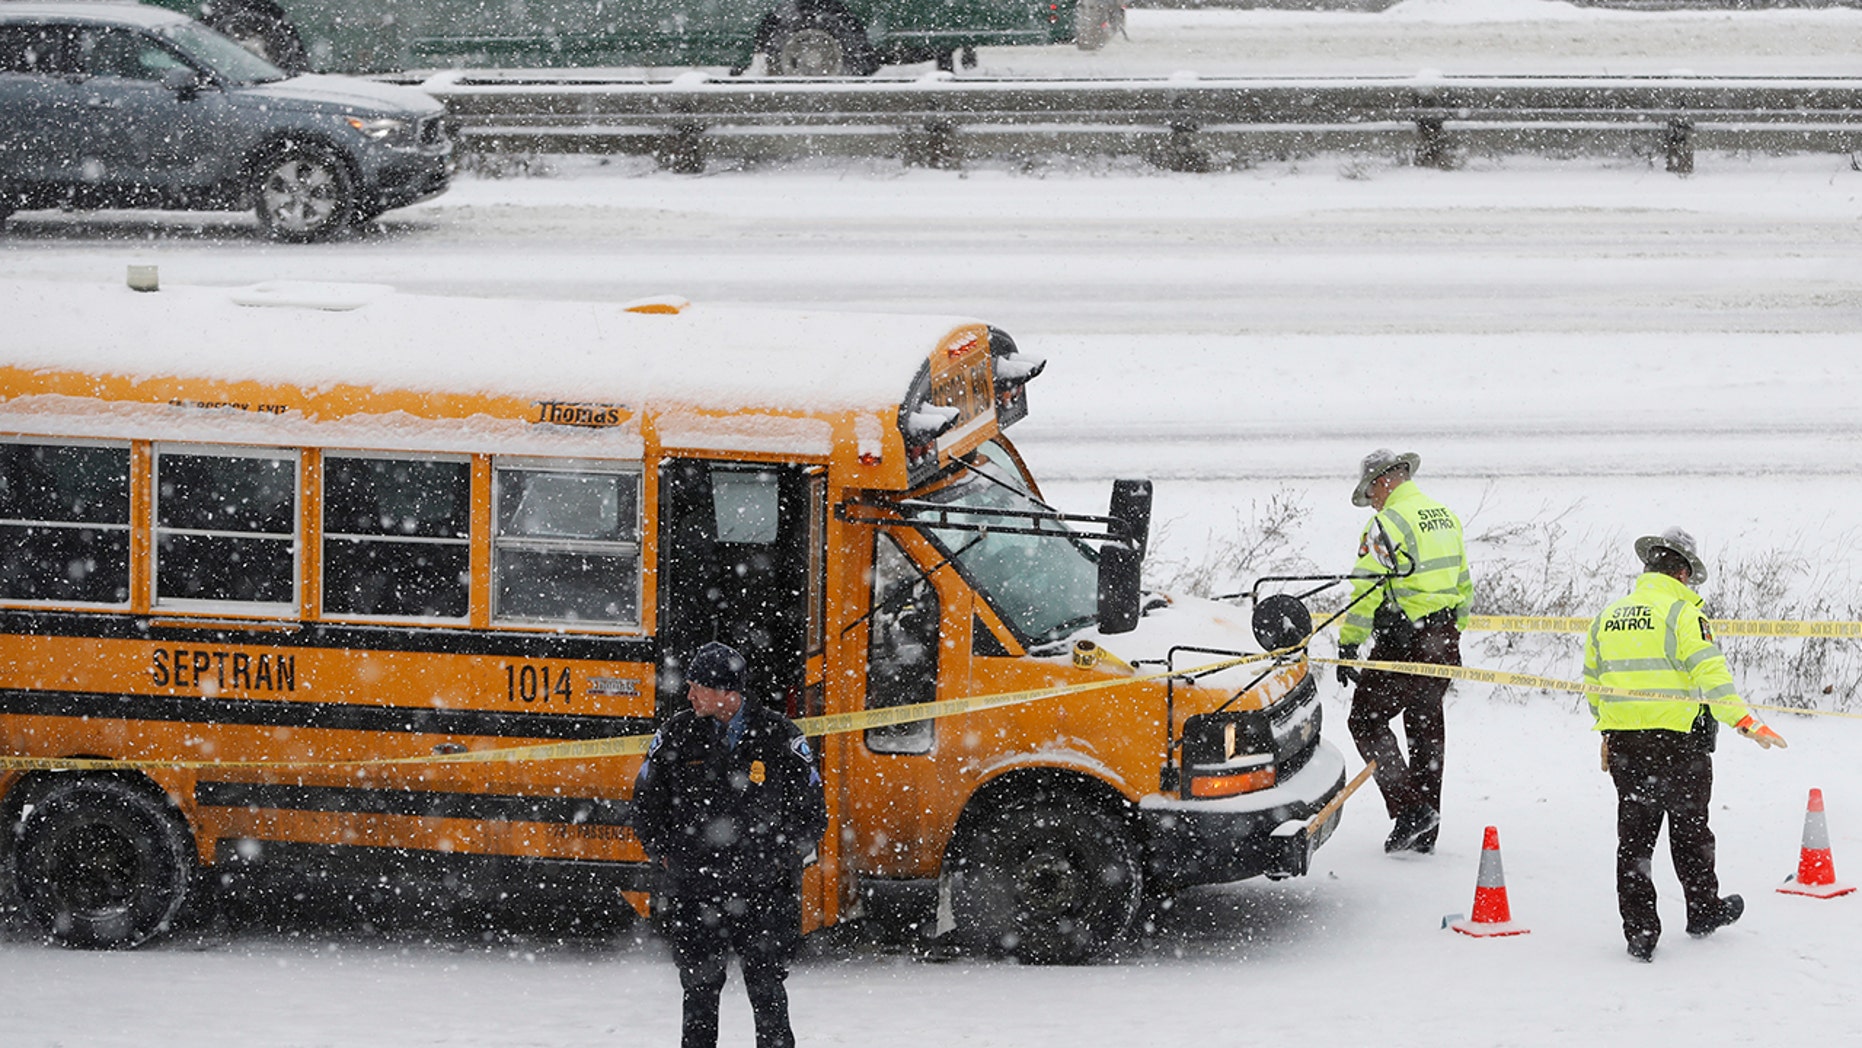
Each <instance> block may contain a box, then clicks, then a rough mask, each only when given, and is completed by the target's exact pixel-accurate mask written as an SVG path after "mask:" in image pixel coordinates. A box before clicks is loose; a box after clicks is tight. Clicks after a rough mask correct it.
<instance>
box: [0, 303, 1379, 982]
mask: <svg viewBox="0 0 1862 1048" xmlns="http://www.w3.org/2000/svg"><path fill="white" fill-rule="evenodd" d="M0 315H5V316H6V317H7V318H8V320H7V325H8V328H9V331H8V335H7V337H6V338H5V339H4V340H3V341H0V649H3V650H0V819H3V820H4V825H5V827H6V828H7V831H8V832H5V833H3V834H0V849H4V855H3V856H0V858H3V860H4V869H5V872H6V874H7V880H8V881H9V882H10V884H11V889H12V892H13V893H14V896H15V898H16V899H17V908H18V910H19V911H20V913H21V914H23V915H24V918H25V919H26V920H27V921H29V922H30V923H31V925H32V926H33V927H35V928H36V929H37V930H38V931H39V932H41V933H43V934H44V935H45V936H46V937H47V938H48V939H50V940H52V941H56V942H59V943H62V944H66V945H72V946H80V947H121V946H130V945H135V944H137V943H140V942H142V941H144V940H146V939H148V938H150V937H151V936H154V935H157V934H159V933H161V932H162V931H164V930H165V929H167V928H168V927H169V926H170V925H171V923H172V922H173V921H174V919H175V917H176V915H177V914H178V913H180V912H181V911H182V909H183V907H184V906H185V905H186V904H187V903H189V901H190V900H192V899H195V898H197V897H198V896H200V895H201V894H202V893H203V891H204V890H205V886H207V885H209V884H211V883H212V880H213V878H212V877H211V876H209V873H210V871H215V870H217V869H221V868H224V867H228V866H233V865H242V864H267V863H282V864H308V865H311V866H315V867H318V868H326V869H329V870H333V871H338V872H339V873H347V872H351V871H354V872H358V873H376V874H377V875H380V872H381V871H384V870H385V871H389V872H390V873H391V874H392V875H396V876H399V875H408V876H412V873H410V872H408V871H416V870H419V871H428V870H443V871H445V876H446V877H448V878H449V879H450V881H451V882H452V883H455V884H463V885H467V886H474V885H476V886H487V885H491V886H510V887H520V888H525V889H531V890H544V891H563V892H575V893H579V894H580V897H582V898H596V899H600V898H606V899H610V900H613V901H614V902H615V903H616V904H617V905H618V904H619V903H620V900H622V899H623V898H624V899H626V900H627V901H628V902H631V903H632V904H633V905H634V907H635V908H636V909H639V910H641V911H642V912H645V911H646V909H647V906H648V903H647V900H648V898H649V894H648V893H650V892H651V890H652V888H653V884H654V879H653V876H652V870H651V869H650V868H649V866H648V865H647V863H646V860H645V857H644V854H643V852H642V850H641V848H640V845H639V842H638V841H637V840H636V839H635V838H634V836H633V834H632V832H631V830H630V829H629V828H628V801H629V795H630V793H631V790H632V784H633V781H634V776H635V773H636V772H637V770H638V768H639V763H640V757H639V756H638V755H637V754H638V752H639V749H638V748H636V749H635V750H634V751H632V752H631V753H624V754H622V755H618V756H595V757H579V758H576V759H524V760H508V759H483V760H480V759H478V757H477V755H479V754H488V755H490V756H491V757H495V756H496V754H495V753H493V751H499V750H507V749H510V748H513V747H519V746H532V745H538V744H548V743H552V742H562V741H567V740H588V739H615V738H636V737H638V736H641V735H643V734H647V733H650V732H651V731H652V729H653V727H654V725H655V724H656V723H658V722H659V721H660V720H661V719H662V718H664V717H667V716H669V715H670V714H671V713H672V712H675V711H676V710H678V709H679V708H681V707H682V704H683V703H684V689H683V684H682V681H681V677H680V667H681V665H682V662H683V660H684V658H685V657H686V656H687V655H688V654H689V653H691V652H692V651H694V650H695V649H696V648H697V647H698V646H699V645H701V644H702V643H704V642H705V641H708V640H713V639H718V640H723V641H726V642H728V643H730V644H732V645H734V646H736V647H737V648H738V649H739V650H741V651H743V652H744V653H745V654H746V656H747V658H748V659H749V662H750V667H751V680H752V690H753V691H754V692H755V693H756V694H757V696H758V697H759V698H760V699H761V700H762V701H765V702H767V703H770V704H772V705H775V706H777V707H778V708H781V709H783V710H784V711H785V712H787V713H789V714H790V715H791V716H793V717H796V718H832V717H834V716H835V715H845V714H853V715H858V716H865V717H867V718H868V720H867V721H861V720H859V719H858V716H856V718H855V719H854V720H852V721H851V722H848V721H846V720H845V718H843V721H842V724H843V725H846V724H849V723H850V724H851V730H837V731H833V732H831V733H830V732H827V731H826V730H825V727H823V728H822V733H821V734H819V735H818V737H817V738H816V739H815V743H816V746H815V752H816V754H817V755H818V759H819V760H820V762H821V769H820V770H821V774H822V776H823V778H824V780H825V782H826V788H827V793H828V798H829V809H830V813H831V819H832V823H831V828H830V831H829V833H828V834H827V835H826V837H825V838H824V840H823V841H822V842H821V845H820V847H819V849H818V851H817V853H816V854H815V855H814V856H813V857H812V859H811V860H810V862H809V864H808V867H807V870H806V873H805V883H804V893H805V903H806V905H805V909H806V912H807V917H806V920H807V922H808V924H809V926H810V927H822V926H827V925H832V924H834V923H836V922H839V921H842V920H845V919H847V918H849V917H851V916H854V915H855V914H856V913H857V910H858V908H859V907H858V902H859V899H860V898H861V894H860V890H861V885H862V883H863V882H866V881H872V880H882V879H901V880H932V879H936V880H937V882H938V883H939V886H940V890H941V892H942V898H943V899H944V900H945V901H946V902H947V903H948V906H946V907H944V911H945V913H946V915H947V918H948V919H947V920H946V921H945V922H944V923H945V925H946V926H947V927H948V928H949V930H950V933H951V934H952V935H953V936H955V937H957V938H958V939H960V940H963V941H969V942H973V943H976V944H979V945H981V946H983V947H985V948H988V949H991V950H995V951H1005V952H1009V953H1013V954H1016V955H1019V956H1021V957H1024V958H1027V959H1031V960H1040V961H1077V960H1080V959H1083V958H1085V957H1088V956H1090V955H1091V954H1093V953H1094V952H1095V951H1098V950H1100V949H1102V948H1104V947H1105V946H1106V945H1107V944H1109V943H1111V942H1113V941H1115V940H1117V939H1118V938H1119V937H1120V936H1121V935H1122V934H1124V933H1125V932H1126V931H1127V929H1128V927H1129V926H1130V925H1131V923H1132V921H1133V918H1134V915H1135V914H1136V913H1137V912H1138V909H1139V906H1140V903H1141V901H1142V899H1143V898H1144V896H1145V893H1146V892H1155V891H1165V890H1169V889H1173V888H1176V887H1181V886H1185V885H1192V884H1198V883H1212V882H1222V881H1230V880H1237V879H1241V878H1246V877H1251V876H1257V875H1267V876H1272V877H1281V876H1295V875H1299V874H1303V873H1304V872H1305V871H1306V869H1307V865H1308V863H1309V861H1310V858H1311V855H1312V853H1313V850H1314V849H1316V848H1317V847H1318V846H1319V845H1320V844H1321V843H1322V842H1323V841H1324V840H1325V839H1326V837H1327V835H1329V834H1330V832H1331V830H1332V828H1333V826H1334V825H1335V824H1336V820H1337V812H1338V809H1339V805H1338V804H1337V803H1336V802H1335V798H1337V797H1339V796H1340V795H1341V791H1342V790H1343V787H1344V762H1343V758H1342V757H1341V755H1340V754H1339V752H1338V751H1337V750H1336V749H1335V748H1334V747H1332V746H1331V745H1330V744H1329V743H1327V742H1325V741H1323V740H1322V739H1321V737H1320V731H1319V728H1320V707H1319V704H1318V702H1317V700H1316V696H1315V687H1314V682H1313V678H1312V676H1311V675H1310V673H1309V672H1308V666H1307V664H1306V663H1305V662H1304V661H1303V660H1302V659H1301V658H1299V657H1298V656H1281V657H1279V658H1268V659H1257V660H1255V661H1252V662H1248V663H1245V664H1240V665H1234V664H1229V663H1230V662H1232V658H1233V657H1234V656H1236V655H1239V654H1241V653H1242V652H1244V651H1250V650H1253V647H1252V645H1251V643H1250V641H1249V640H1248V638H1247V635H1246V628H1245V625H1244V624H1243V623H1241V622H1239V621H1237V618H1238V616H1237V615H1236V613H1235V611H1234V609H1232V608H1229V607H1227V606H1223V605H1216V604H1210V603H1207V602H1201V601H1194V600H1185V599H1180V598H1174V599H1173V598H1170V597H1166V596H1162V595H1158V594H1145V593H1141V592H1140V590H1139V587H1138V584H1137V579H1138V571H1137V566H1138V562H1139V557H1140V555H1141V551H1142V546H1143V543H1144V541H1145V534H1144V533H1145V531H1146V529H1147V528H1148V516H1149V489H1148V486H1147V485H1144V484H1141V483H1128V482H1120V483H1119V485H1118V486H1116V487H1115V492H1114V495H1115V497H1114V500H1113V507H1112V510H1111V511H1110V512H1109V513H1107V514H1105V515H1100V516H1084V515H1071V514H1065V513H1061V512H1058V511H1056V510H1054V509H1053V508H1051V507H1049V506H1048V505H1047V504H1046V503H1044V502H1043V501H1042V498H1041V494H1040V489H1039V487H1038V485H1037V484H1036V482H1035V479H1034V478H1033V477H1032V476H1031V475H1030V473H1029V471H1028V470H1027V468H1026V467H1025V466H1024V464H1023V462H1022V459H1021V457H1020V456H1019V454H1018V453H1017V451H1016V450H1015V448H1014V446H1013V445H1011V444H1010V443H1009V442H1008V440H1007V438H1006V437H1005V436H1004V433H1003V431H1004V430H1005V429H1006V428H1007V427H1008V426H1009V425H1011V424H1012V423H1014V422H1015V421H1016V420H1018V419H1020V418H1022V417H1024V416H1025V415H1026V413H1027V411H1028V389H1027V387H1028V383H1029V382H1030V380H1032V379H1033V378H1035V377H1036V376H1037V375H1038V374H1039V372H1040V371H1041V369H1042V361H1040V360H1038V359H1036V358H1035V357H1033V356H1031V355H1030V354H1027V353H1023V352H1020V351H1019V350H1018V349H1017V347H1016V346H1015V344H1014V342H1013V341H1012V340H1011V339H1010V338H1009V337H1008V336H1007V335H1006V334H1004V333H1003V332H1001V331H999V330H997V329H995V328H992V327H989V326H987V325H985V324H983V323H979V322H976V321H972V320H967V319H963V318H954V317H919V316H881V315H854V314H830V313H810V312H778V311H772V310H737V309H726V308H718V307H713V306H707V305H702V304H701V305H693V304H689V303H686V302H683V301H681V300H677V299H663V300H652V301H647V302H640V303H634V304H631V305H619V304H595V303H565V302H554V303H539V302H513V301H497V300H483V299H477V300H475V299H464V298H444V297H428V296H419V295H410V294H402V293H398V292H395V291H394V290H393V289H391V288H386V287H381V286H367V285H322V284H295V283H272V284H259V285H255V286H251V287H244V288H231V289H228V288H165V289H162V290H159V291H154V292H150V293H139V292H136V291H132V290H129V289H127V288H123V287H104V286H81V285H58V284H34V283H30V282H18V283H15V284H12V285H10V286H7V287H4V288H0ZM1295 617H1296V618H1297V616H1295ZM1295 632H1297V631H1295ZM1095 685H1096V687H1086V688H1084V689H1083V690H1079V691H1077V692H1065V693H1062V694H1059V695H1056V696H1051V697H1047V698H1043V699H1041V700H1039V701H1026V702H1021V703H1019V704H1014V705H999V706H998V705H990V704H989V703H988V702H981V701H979V703H978V708H974V709H965V710H963V711H961V712H954V713H948V715H942V716H930V717H926V718H921V719H914V720H912V721H909V722H906V723H879V722H880V721H882V720H884V719H885V718H883V717H880V716H879V715H878V714H879V712H882V711H887V710H891V709H893V708H895V707H902V706H912V705H916V704H921V703H931V702H945V703H949V702H950V701H951V700H967V699H971V698H977V699H979V700H980V699H982V698H986V697H989V696H1000V695H1003V694H1005V693H1021V692H1026V691H1029V690H1031V689H1052V688H1056V687H1075V686H1095ZM803 723H804V726H805V727H807V726H809V725H810V724H814V725H818V726H825V725H826V724H828V723H829V722H828V721H823V720H819V719H818V720H815V721H807V720H804V722H803ZM44 758H54V759H56V761H70V762H72V764H71V765H70V766H63V765H60V766H56V767H48V766H47V764H46V762H45V761H44V760H43V759H44ZM403 758H420V759H418V760H398V761H396V762H392V763H381V762H382V761H384V760H385V759H403ZM80 761H82V762H83V763H79V762H80ZM99 761H101V762H114V763H94V762H99ZM371 762H375V763H371ZM591 893H593V894H591Z"/></svg>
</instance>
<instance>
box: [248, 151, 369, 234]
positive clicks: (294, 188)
mask: <svg viewBox="0 0 1862 1048" xmlns="http://www.w3.org/2000/svg"><path fill="white" fill-rule="evenodd" d="M253 197H254V199H256V200H257V202H258V204H257V211H258V216H259V227H260V228H261V229H263V230H264V231H265V235H266V236H269V237H271V238H272V239H274V240H288V241H292V242H295V243H304V242H308V241H313V240H328V239H329V238H331V237H333V236H336V235H338V234H340V233H342V232H343V231H344V230H346V229H348V228H349V225H350V223H351V222H352V221H354V219H355V215H356V188H355V178H354V177H353V176H351V175H350V173H349V164H348V163H347V162H345V161H344V160H343V158H342V156H341V155H340V154H338V153H337V152H336V151H335V150H334V149H331V148H330V147H328V146H321V145H309V144H302V143H294V144H291V145H287V146H285V147H284V148H283V149H281V150H279V151H278V152H276V153H273V154H272V155H271V156H270V157H268V158H267V159H266V160H264V161H263V162H261V163H260V164H259V165H258V173H257V177H256V178H255V180H254V182H253Z"/></svg>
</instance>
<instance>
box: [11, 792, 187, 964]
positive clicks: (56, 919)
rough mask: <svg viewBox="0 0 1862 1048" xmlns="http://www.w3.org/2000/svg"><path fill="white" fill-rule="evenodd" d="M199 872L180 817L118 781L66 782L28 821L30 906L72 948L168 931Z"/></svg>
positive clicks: (17, 872)
mask: <svg viewBox="0 0 1862 1048" xmlns="http://www.w3.org/2000/svg"><path fill="white" fill-rule="evenodd" d="M194 872H195V853H194V840H193V838H192V837H191V836H189V835H188V832H187V827H186V826H184V825H183V824H182V822H181V819H180V817H179V816H177V815H176V814H175V813H174V812H173V811H172V810H171V809H170V808H169V807H168V806H167V805H166V804H164V803H163V802H162V801H161V800H160V799H158V798H156V797H154V796H151V795H150V794H148V793H145V792H143V791H142V790H139V789H137V788H135V787H134V786H131V785H129V784H128V783H125V782H122V781H119V780H116V779H95V778H82V779H72V780H70V781H66V782H60V783H58V784H56V785H54V786H53V787H52V788H51V789H50V790H48V791H46V794H45V796H44V797H43V798H41V799H40V800H39V801H38V803H36V804H34V805H33V806H32V810H31V811H30V812H29V813H28V814H27V815H26V816H25V818H24V819H23V820H22V821H21V823H20V848H19V855H18V861H17V864H16V866H15V868H14V876H15V878H16V885H17V887H18V894H19V900H20V906H21V908H22V909H23V910H24V911H25V914H26V916H27V918H28V919H29V920H31V921H32V923H33V924H34V925H35V926H37V927H38V929H39V930H40V931H41V932H43V933H44V934H45V936H46V937H47V938H49V939H51V940H52V941H53V942H56V943H58V944H60V945H62V946H73V947H79V948H83V949H124V948H128V947H131V946H139V945H141V944H142V943H143V942H146V941H147V940H148V939H149V938H150V937H151V936H154V935H157V934H160V933H161V932H164V931H167V930H168V928H169V926H170V925H171V924H172V923H173V921H174V919H175V916H176V915H177V914H179V913H180V912H181V907H182V905H183V904H184V903H186V902H187V900H188V893H189V891H190V889H191V888H192V887H193V885H194V883H195V877H194Z"/></svg>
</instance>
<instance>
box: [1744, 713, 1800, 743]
mask: <svg viewBox="0 0 1862 1048" xmlns="http://www.w3.org/2000/svg"><path fill="white" fill-rule="evenodd" d="M1733 728H1734V730H1736V731H1738V732H1739V734H1741V735H1744V736H1745V737H1746V738H1748V739H1751V740H1752V741H1753V742H1756V743H1758V744H1759V745H1760V746H1763V747H1765V748H1766V749H1768V750H1769V749H1771V748H1772V747H1773V746H1776V747H1778V748H1779V749H1788V748H1789V744H1788V743H1786V742H1785V741H1784V736H1782V735H1780V734H1778V733H1777V732H1775V731H1773V730H1771V728H1769V727H1767V726H1766V725H1764V724H1761V723H1760V722H1759V721H1758V719H1757V718H1755V717H1753V716H1752V715H1751V714H1750V713H1748V714H1746V716H1745V719H1744V720H1742V721H1740V722H1739V723H1738V724H1735V725H1733Z"/></svg>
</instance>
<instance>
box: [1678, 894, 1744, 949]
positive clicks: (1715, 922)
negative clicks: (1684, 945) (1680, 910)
mask: <svg viewBox="0 0 1862 1048" xmlns="http://www.w3.org/2000/svg"><path fill="white" fill-rule="evenodd" d="M1745 912H1746V900H1744V899H1742V898H1740V897H1739V896H1737V895H1728V896H1727V897H1726V898H1724V899H1721V900H1720V906H1719V909H1718V911H1717V912H1715V913H1712V914H1709V915H1707V916H1706V917H1703V918H1701V919H1700V920H1697V921H1689V922H1687V933H1688V934H1689V935H1692V936H1693V937H1694V938H1696V939H1705V938H1706V937H1707V936H1709V935H1712V934H1713V933H1714V932H1717V931H1719V930H1720V929H1721V928H1724V927H1726V926H1727V925H1729V924H1731V923H1733V922H1734V921H1736V920H1738V919H1739V918H1740V917H1741V916H1743V915H1744V914H1745Z"/></svg>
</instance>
